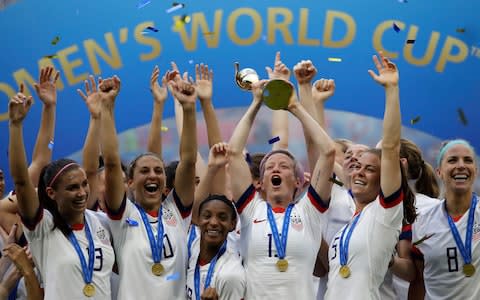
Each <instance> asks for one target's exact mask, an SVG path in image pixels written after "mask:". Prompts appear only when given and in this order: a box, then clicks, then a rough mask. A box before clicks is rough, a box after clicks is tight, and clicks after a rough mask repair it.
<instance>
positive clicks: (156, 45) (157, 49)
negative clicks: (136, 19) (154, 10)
mask: <svg viewBox="0 0 480 300" xmlns="http://www.w3.org/2000/svg"><path fill="white" fill-rule="evenodd" d="M148 26H152V27H155V24H154V23H153V22H151V21H147V22H143V23H140V24H138V25H137V26H136V27H135V30H134V36H135V40H136V41H137V42H138V43H139V44H140V45H147V46H150V47H151V48H152V50H151V52H150V53H142V54H140V61H148V60H152V59H155V58H157V57H158V56H159V55H160V53H161V52H162V45H161V44H160V41H159V40H157V39H156V38H153V37H149V36H147V35H142V32H143V30H144V29H145V28H147V27H148Z"/></svg>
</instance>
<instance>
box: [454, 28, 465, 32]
mask: <svg viewBox="0 0 480 300" xmlns="http://www.w3.org/2000/svg"><path fill="white" fill-rule="evenodd" d="M455 31H456V32H458V33H465V28H457V30H455Z"/></svg>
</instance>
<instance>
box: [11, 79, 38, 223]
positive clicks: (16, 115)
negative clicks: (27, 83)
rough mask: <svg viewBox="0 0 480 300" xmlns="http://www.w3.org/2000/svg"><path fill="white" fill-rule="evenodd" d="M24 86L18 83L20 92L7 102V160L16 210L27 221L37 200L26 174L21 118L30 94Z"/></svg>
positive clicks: (36, 204)
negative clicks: (27, 95)
mask: <svg viewBox="0 0 480 300" xmlns="http://www.w3.org/2000/svg"><path fill="white" fill-rule="evenodd" d="M23 90H24V86H23V84H21V85H20V92H19V93H17V94H16V95H14V96H13V97H12V99H10V102H9V104H8V117H9V119H10V122H9V132H10V135H9V146H8V153H9V162H10V173H11V175H12V179H13V183H14V185H15V192H16V195H17V203H18V211H19V212H20V215H21V216H22V217H23V218H24V219H25V220H26V221H27V222H28V221H32V220H33V219H34V218H35V215H36V213H37V211H38V209H39V205H40V203H39V200H38V196H37V193H36V192H35V186H34V184H33V182H32V180H31V179H30V177H29V174H28V168H27V157H26V154H25V145H24V142H23V120H24V119H25V117H26V116H27V113H28V111H29V110H30V107H31V105H32V96H29V97H26V96H25V95H24V94H23Z"/></svg>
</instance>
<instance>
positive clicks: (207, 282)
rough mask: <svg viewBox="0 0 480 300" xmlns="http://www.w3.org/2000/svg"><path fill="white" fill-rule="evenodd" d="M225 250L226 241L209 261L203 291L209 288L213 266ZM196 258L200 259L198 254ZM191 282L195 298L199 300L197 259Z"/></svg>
mask: <svg viewBox="0 0 480 300" xmlns="http://www.w3.org/2000/svg"><path fill="white" fill-rule="evenodd" d="M226 250H227V240H225V241H224V242H223V244H222V246H221V247H220V249H219V250H218V252H217V254H215V256H214V257H213V258H212V260H211V261H210V266H209V267H208V271H207V278H206V279H205V285H204V287H203V290H206V289H208V287H209V286H210V283H211V281H212V277H213V271H214V270H215V265H216V264H217V260H218V259H219V258H220V256H222V255H223V253H225V251H226ZM198 256H199V257H200V254H199V255H198ZM193 281H194V284H195V296H196V297H197V300H200V266H199V265H198V258H197V264H196V265H195V273H194V276H193Z"/></svg>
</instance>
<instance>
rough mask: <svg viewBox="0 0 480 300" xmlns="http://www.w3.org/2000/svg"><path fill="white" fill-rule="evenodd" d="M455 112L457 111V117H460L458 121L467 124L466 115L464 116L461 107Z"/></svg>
mask: <svg viewBox="0 0 480 300" xmlns="http://www.w3.org/2000/svg"><path fill="white" fill-rule="evenodd" d="M457 112H458V117H459V118H460V122H462V124H463V125H465V126H466V125H467V124H468V120H467V117H466V116H465V113H464V112H463V109H461V108H458V109H457Z"/></svg>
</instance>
